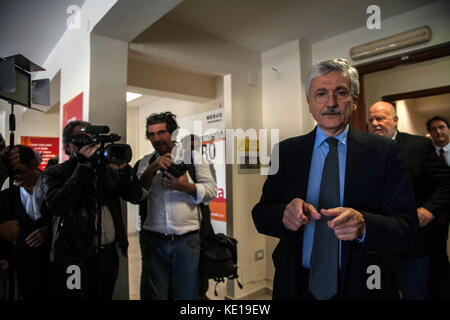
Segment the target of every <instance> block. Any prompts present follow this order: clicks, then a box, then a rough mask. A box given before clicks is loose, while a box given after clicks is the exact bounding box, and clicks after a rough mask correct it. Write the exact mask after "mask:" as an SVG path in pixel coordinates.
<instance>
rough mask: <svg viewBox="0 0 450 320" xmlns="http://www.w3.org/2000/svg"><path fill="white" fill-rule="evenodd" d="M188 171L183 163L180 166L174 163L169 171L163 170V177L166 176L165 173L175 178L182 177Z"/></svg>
mask: <svg viewBox="0 0 450 320" xmlns="http://www.w3.org/2000/svg"><path fill="white" fill-rule="evenodd" d="M186 171H187V165H186V164H185V163H184V162H183V161H181V163H179V164H175V163H173V164H172V165H171V166H170V167H169V168H168V169H167V170H163V172H162V173H163V176H166V175H165V174H164V173H165V172H169V173H170V174H171V175H173V176H174V177H175V178H179V177H181V176H182V175H183V174H185V172H186Z"/></svg>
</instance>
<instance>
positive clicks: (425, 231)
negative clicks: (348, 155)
mask: <svg viewBox="0 0 450 320" xmlns="http://www.w3.org/2000/svg"><path fill="white" fill-rule="evenodd" d="M397 125H398V116H397V113H396V110H395V108H394V106H393V105H392V104H390V103H388V102H384V101H379V102H376V103H375V104H373V105H372V106H371V107H370V109H369V121H368V128H369V132H371V133H374V134H378V135H381V136H384V137H386V138H389V139H393V140H396V141H397V142H398V144H399V146H400V150H401V151H402V153H403V156H404V158H405V160H406V165H407V167H408V171H409V174H410V177H411V182H412V186H413V189H414V195H415V199H416V208H417V215H418V218H419V226H420V228H419V232H418V233H417V235H416V237H415V239H414V240H415V241H414V247H413V248H411V249H410V250H406V251H403V252H402V253H400V254H399V255H397V256H395V257H394V256H393V257H392V259H393V266H394V270H395V276H396V279H397V281H398V282H399V288H400V290H401V291H402V294H403V297H404V299H407V300H418V299H429V298H443V296H442V285H443V284H444V283H445V281H448V279H446V276H445V275H444V274H443V273H442V272H437V270H446V269H448V257H447V255H446V254H445V257H447V259H442V261H443V262H442V261H441V262H440V263H439V264H442V263H444V264H445V266H438V265H437V264H436V262H437V261H436V259H434V256H436V255H437V254H439V255H440V254H441V253H442V252H444V253H445V252H446V243H447V233H448V218H447V212H448V208H449V205H450V203H449V202H450V170H449V169H448V167H446V166H445V165H444V163H441V161H440V159H439V157H438V156H437V154H436V153H435V151H434V147H433V144H432V142H431V140H430V139H427V138H425V137H421V136H416V135H411V134H407V133H403V132H399V131H398V130H397ZM430 257H433V259H431V260H432V261H431V260H430ZM431 262H433V263H431ZM430 263H431V265H430ZM430 268H431V269H430ZM430 276H431V277H433V279H434V278H436V277H437V279H436V280H433V281H432V283H433V284H434V285H431V287H430ZM436 286H438V287H436ZM439 287H441V289H438V288H439ZM430 290H431V291H430ZM439 292H441V293H439ZM447 298H448V297H447Z"/></svg>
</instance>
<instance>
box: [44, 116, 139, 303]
mask: <svg viewBox="0 0 450 320" xmlns="http://www.w3.org/2000/svg"><path fill="white" fill-rule="evenodd" d="M89 125H90V124H89V123H88V122H84V121H72V122H69V123H68V124H67V125H66V126H65V128H64V130H63V145H64V151H65V153H66V154H67V155H69V156H70V158H69V160H67V161H65V162H63V163H60V164H54V165H52V166H50V167H48V168H47V169H46V170H45V171H44V173H43V189H44V196H45V200H46V202H47V205H48V208H49V210H50V212H51V214H52V217H53V224H52V234H53V239H52V240H53V241H52V247H51V252H50V259H51V261H52V272H53V281H52V283H51V291H52V292H51V294H52V298H53V299H81V300H85V299H90V300H98V299H100V300H111V299H112V297H113V293H114V288H115V283H116V280H117V277H118V274H119V257H118V254H117V248H119V249H120V251H121V253H122V255H123V256H124V257H126V256H127V249H128V240H127V236H126V232H125V226H124V222H123V217H122V208H121V202H120V199H121V198H122V199H123V200H126V201H138V200H140V199H141V197H142V187H141V186H140V184H139V182H138V181H137V178H136V177H135V175H133V173H132V169H131V167H130V166H129V165H128V164H126V163H122V164H113V163H108V164H103V165H102V164H100V165H98V164H97V163H96V162H95V161H94V160H93V159H94V158H95V155H96V152H97V150H98V146H97V145H95V144H91V143H87V144H84V143H83V145H79V146H77V145H75V144H74V142H76V141H85V140H88V139H87V137H86V136H89V134H88V133H87V132H85V129H86V127H88V126H89ZM71 267H72V268H73V267H78V269H72V268H71ZM75 270H79V271H78V272H79V276H80V277H81V280H80V281H79V283H78V284H77V281H75V280H74V281H73V282H72V285H71V286H70V287H69V286H68V285H67V283H71V282H70V281H68V280H70V279H69V277H70V276H72V275H74V274H75V272H76V271H75ZM71 279H72V278H71Z"/></svg>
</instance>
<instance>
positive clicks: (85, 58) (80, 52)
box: [34, 0, 117, 155]
mask: <svg viewBox="0 0 450 320" xmlns="http://www.w3.org/2000/svg"><path fill="white" fill-rule="evenodd" d="M116 1H117V0H104V1H95V0H86V1H85V3H84V5H83V7H82V8H81V28H80V29H71V30H69V29H68V30H67V31H66V32H65V33H64V35H63V36H62V38H61V39H60V41H59V42H58V43H57V44H56V46H55V48H54V49H53V50H52V52H51V53H50V55H49V56H48V58H47V60H46V61H45V63H44V64H43V68H44V69H46V71H42V72H37V73H36V74H35V75H34V77H35V78H37V79H40V78H49V79H52V78H53V77H54V76H55V75H56V74H57V72H58V71H61V84H60V85H61V92H60V105H61V110H62V108H63V105H64V104H65V103H66V102H68V101H69V100H70V99H72V98H74V97H75V96H77V95H78V94H80V93H81V92H83V93H84V94H83V119H84V120H88V115H89V86H90V67H91V64H90V63H91V61H90V53H91V51H90V48H91V46H90V38H91V31H92V28H93V27H94V26H95V24H97V22H98V21H99V20H100V19H101V18H102V17H103V16H104V15H105V13H106V12H108V10H109V9H110V8H111V7H112V6H113V5H114V4H115V3H116ZM62 115H63V113H62V112H60V121H59V122H58V123H62ZM54 125H57V123H56V122H55V124H54ZM59 133H60V134H59V135H60V136H62V128H59ZM60 152H62V150H61V151H60ZM61 154H62V153H60V155H61Z"/></svg>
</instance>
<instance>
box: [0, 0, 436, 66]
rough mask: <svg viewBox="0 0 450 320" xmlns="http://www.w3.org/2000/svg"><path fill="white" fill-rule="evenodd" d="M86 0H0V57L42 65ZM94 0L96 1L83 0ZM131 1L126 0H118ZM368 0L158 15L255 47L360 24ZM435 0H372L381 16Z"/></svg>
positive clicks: (236, 0) (230, 5)
mask: <svg viewBox="0 0 450 320" xmlns="http://www.w3.org/2000/svg"><path fill="white" fill-rule="evenodd" d="M85 1H86V0H38V1H37V0H1V1H0V30H2V32H0V57H7V56H10V55H14V54H17V53H22V54H23V55H25V56H26V57H27V58H29V59H30V60H32V61H33V62H35V63H37V64H38V65H42V64H43V63H44V62H45V60H46V58H47V57H48V55H49V54H50V52H51V51H52V50H53V48H54V47H55V45H56V43H57V42H58V40H59V39H60V38H61V36H62V35H63V33H64V32H65V31H66V29H67V26H66V22H67V18H68V16H69V15H68V14H67V13H66V10H67V8H68V6H69V5H77V6H79V7H82V5H83V4H84V2H85ZM89 1H98V0H89ZM119 1H127V2H130V3H132V1H131V0H119ZM373 2H374V1H373V0H340V1H336V0H320V1H311V0H184V1H183V2H182V3H181V4H180V5H178V6H177V7H175V8H174V9H173V10H172V11H171V12H169V13H168V14H167V15H166V16H165V17H164V18H163V19H169V20H171V21H174V22H176V23H179V24H184V25H188V26H189V27H191V28H194V29H199V30H201V31H204V32H208V33H210V34H212V35H215V36H217V37H219V38H222V39H224V40H228V41H230V42H232V43H235V44H238V45H240V46H243V47H246V48H250V49H253V50H256V51H264V50H267V49H269V48H272V47H275V46H278V45H280V44H283V43H286V42H288V41H291V40H293V39H298V38H305V39H307V40H309V41H311V42H314V41H318V40H322V39H325V38H328V37H332V36H334V35H337V34H340V33H343V32H346V31H349V30H351V29H355V28H359V27H361V26H364V25H365V23H366V19H367V17H368V14H366V8H367V6H368V5H370V4H372V3H373ZM432 2H436V0H396V1H392V0H378V1H376V3H377V4H378V5H379V6H380V8H381V18H382V19H386V18H388V17H390V16H393V15H397V14H401V13H403V12H406V11H409V10H412V9H415V8H418V7H420V6H424V5H427V4H430V3H432Z"/></svg>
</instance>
